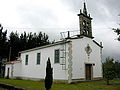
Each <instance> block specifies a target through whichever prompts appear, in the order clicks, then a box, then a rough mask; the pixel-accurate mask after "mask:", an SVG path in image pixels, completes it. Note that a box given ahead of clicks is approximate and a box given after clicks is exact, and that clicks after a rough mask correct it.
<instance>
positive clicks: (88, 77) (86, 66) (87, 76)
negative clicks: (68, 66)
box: [85, 64, 92, 80]
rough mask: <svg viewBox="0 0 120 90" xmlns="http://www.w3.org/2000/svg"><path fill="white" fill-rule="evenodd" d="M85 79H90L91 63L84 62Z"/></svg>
mask: <svg viewBox="0 0 120 90" xmlns="http://www.w3.org/2000/svg"><path fill="white" fill-rule="evenodd" d="M85 72H86V80H91V77H92V64H85Z"/></svg>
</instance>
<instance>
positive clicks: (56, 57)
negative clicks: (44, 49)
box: [54, 49, 60, 63]
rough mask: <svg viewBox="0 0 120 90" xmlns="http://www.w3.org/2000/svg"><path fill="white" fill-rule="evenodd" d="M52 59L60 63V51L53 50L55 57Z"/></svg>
mask: <svg viewBox="0 0 120 90" xmlns="http://www.w3.org/2000/svg"><path fill="white" fill-rule="evenodd" d="M54 57H55V60H54V62H55V63H59V61H60V50H59V49H56V50H55V56H54Z"/></svg>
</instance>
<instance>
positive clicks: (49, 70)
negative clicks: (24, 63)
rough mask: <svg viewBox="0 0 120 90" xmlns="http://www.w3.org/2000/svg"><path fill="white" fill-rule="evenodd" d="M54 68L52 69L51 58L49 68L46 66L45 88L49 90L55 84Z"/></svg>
mask: <svg viewBox="0 0 120 90" xmlns="http://www.w3.org/2000/svg"><path fill="white" fill-rule="evenodd" d="M52 74H53V68H51V63H50V58H48V61H47V66H46V77H45V88H46V90H49V89H50V88H51V86H52V82H53V76H52Z"/></svg>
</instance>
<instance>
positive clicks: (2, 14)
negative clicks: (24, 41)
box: [0, 0, 120, 59]
mask: <svg viewBox="0 0 120 90" xmlns="http://www.w3.org/2000/svg"><path fill="white" fill-rule="evenodd" d="M85 1H86V5H87V10H88V13H90V14H91V17H92V18H93V20H92V29H93V36H94V37H95V38H94V39H95V40H96V41H97V42H103V46H104V48H103V56H104V57H108V56H111V57H113V58H115V59H120V42H118V41H117V40H115V39H116V38H117V36H116V34H115V33H114V32H113V31H112V28H113V27H114V28H117V27H120V26H119V25H118V23H120V17H119V16H118V15H119V14H120V0H85ZM81 8H83V0H0V23H1V24H2V25H3V27H4V28H5V29H7V30H8V34H9V33H10V32H11V31H16V30H17V32H19V33H21V32H23V31H27V32H39V31H42V32H46V33H47V34H48V35H49V36H50V39H52V40H53V39H55V40H58V38H59V37H60V32H64V31H68V30H70V31H72V30H79V18H78V16H77V14H78V13H79V10H80V9H81Z"/></svg>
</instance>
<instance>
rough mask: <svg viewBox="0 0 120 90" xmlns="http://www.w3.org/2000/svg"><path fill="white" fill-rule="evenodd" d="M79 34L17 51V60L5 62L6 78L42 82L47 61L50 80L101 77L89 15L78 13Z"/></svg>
mask: <svg viewBox="0 0 120 90" xmlns="http://www.w3.org/2000/svg"><path fill="white" fill-rule="evenodd" d="M78 16H79V23H80V34H79V35H76V36H74V37H70V36H69V33H70V32H68V37H67V38H64V39H63V40H62V41H58V42H55V43H53V44H49V45H46V46H41V47H37V48H33V49H29V50H25V51H21V52H20V54H21V55H20V59H19V60H17V61H11V62H7V63H6V70H5V77H7V76H9V77H10V78H16V77H21V78H23V79H34V80H43V79H44V78H45V75H46V62H47V60H48V58H50V61H51V66H52V68H53V79H54V80H61V81H67V82H68V83H71V82H73V81H74V80H96V79H101V78H102V63H101V59H102V48H103V47H102V45H101V44H99V43H97V42H96V41H95V40H93V38H94V37H93V36H92V27H91V20H92V18H91V17H90V14H89V15H88V14H87V9H86V5H85V3H84V8H83V10H80V14H78Z"/></svg>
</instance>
